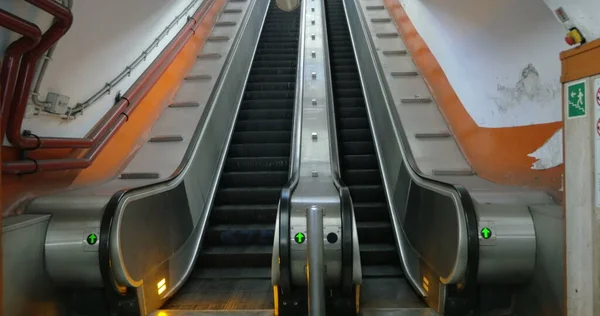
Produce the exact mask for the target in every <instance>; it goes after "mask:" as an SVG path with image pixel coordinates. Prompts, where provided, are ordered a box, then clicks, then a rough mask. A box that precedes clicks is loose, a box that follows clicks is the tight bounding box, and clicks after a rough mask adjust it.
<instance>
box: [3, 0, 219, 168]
mask: <svg viewBox="0 0 600 316" xmlns="http://www.w3.org/2000/svg"><path fill="white" fill-rule="evenodd" d="M213 2H214V1H213ZM211 7H212V4H211V5H203V6H201V7H200V8H199V9H198V10H197V11H196V13H195V14H194V16H193V18H192V19H190V20H189V21H188V22H187V23H186V25H185V26H184V27H183V28H182V29H181V31H180V32H179V33H178V34H177V35H176V36H175V38H173V40H172V41H171V43H170V44H169V45H167V47H166V48H165V49H164V50H163V51H162V52H161V54H160V55H159V56H158V58H157V59H156V60H155V61H154V62H153V63H152V65H150V67H148V69H146V71H145V72H144V73H143V74H142V76H140V78H139V79H138V80H137V81H136V82H135V83H134V85H133V86H132V87H131V88H130V89H129V90H128V91H127V92H126V93H125V95H124V96H123V98H122V99H121V101H119V102H118V103H117V104H116V105H115V106H114V107H113V108H112V110H111V111H110V112H109V113H107V114H106V115H105V116H104V117H103V118H102V120H101V121H100V123H99V124H97V125H96V126H95V127H94V129H93V130H92V131H91V132H90V135H92V134H97V135H100V136H98V141H96V143H95V144H94V145H93V146H92V147H91V148H90V149H89V150H88V151H87V152H86V154H85V156H84V157H83V158H66V159H54V160H39V161H35V160H21V161H9V162H3V163H2V172H4V173H10V174H21V173H33V172H38V171H56V170H67V169H85V168H87V167H89V166H90V165H91V164H92V162H93V161H94V159H95V158H96V157H97V156H98V154H99V153H100V152H101V151H102V149H103V148H104V146H105V145H106V144H107V143H108V141H109V140H110V138H111V137H112V136H113V135H114V133H116V131H117V130H118V129H119V127H121V125H123V124H124V123H125V122H127V119H128V118H129V115H130V114H131V113H132V112H133V111H134V110H135V108H136V107H137V104H138V103H139V102H140V101H141V100H142V99H143V98H144V97H145V96H146V94H147V93H148V91H149V90H150V89H151V88H152V87H153V86H154V84H155V83H156V82H157V81H158V79H159V78H160V76H162V74H163V73H164V72H165V71H166V69H167V67H168V66H169V65H170V64H171V63H172V62H173V60H175V58H176V57H177V55H178V54H179V52H180V51H181V49H182V48H183V47H184V46H185V44H186V43H187V41H188V40H189V39H190V38H191V37H192V36H193V34H194V33H195V32H196V29H197V28H198V27H199V26H200V23H196V21H200V19H201V18H202V17H203V16H204V14H205V13H206V12H208V10H210V8H211ZM102 131H103V132H102Z"/></svg>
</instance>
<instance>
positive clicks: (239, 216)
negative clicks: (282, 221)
mask: <svg viewBox="0 0 600 316" xmlns="http://www.w3.org/2000/svg"><path fill="white" fill-rule="evenodd" d="M276 216H277V204H268V205H260V204H258V205H221V206H217V207H215V208H214V209H213V213H212V214H211V218H210V220H211V224H215V225H219V224H224V223H227V224H232V225H235V224H247V223H256V224H267V223H268V224H270V223H275V217H276Z"/></svg>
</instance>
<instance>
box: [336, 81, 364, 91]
mask: <svg viewBox="0 0 600 316" xmlns="http://www.w3.org/2000/svg"><path fill="white" fill-rule="evenodd" d="M333 88H334V89H359V90H360V89H362V87H361V85H360V80H357V79H342V80H336V83H335V85H334V87H333Z"/></svg>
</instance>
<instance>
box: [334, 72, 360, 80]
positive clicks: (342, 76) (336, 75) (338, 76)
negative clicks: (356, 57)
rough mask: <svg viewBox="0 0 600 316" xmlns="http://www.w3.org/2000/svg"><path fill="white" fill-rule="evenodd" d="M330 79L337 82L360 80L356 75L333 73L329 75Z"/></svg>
mask: <svg viewBox="0 0 600 316" xmlns="http://www.w3.org/2000/svg"><path fill="white" fill-rule="evenodd" d="M331 79H332V80H333V81H337V80H360V76H359V75H358V74H357V73H344V74H341V73H335V72H333V73H332V74H331Z"/></svg>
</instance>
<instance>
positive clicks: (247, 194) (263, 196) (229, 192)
mask: <svg viewBox="0 0 600 316" xmlns="http://www.w3.org/2000/svg"><path fill="white" fill-rule="evenodd" d="M280 194H281V187H251V188H247V187H246V188H227V189H219V190H218V191H217V196H216V197H215V205H228V204H230V205H252V204H270V203H273V202H274V201H277V200H279V195H280Z"/></svg>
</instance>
